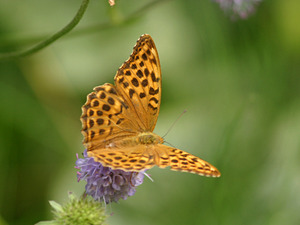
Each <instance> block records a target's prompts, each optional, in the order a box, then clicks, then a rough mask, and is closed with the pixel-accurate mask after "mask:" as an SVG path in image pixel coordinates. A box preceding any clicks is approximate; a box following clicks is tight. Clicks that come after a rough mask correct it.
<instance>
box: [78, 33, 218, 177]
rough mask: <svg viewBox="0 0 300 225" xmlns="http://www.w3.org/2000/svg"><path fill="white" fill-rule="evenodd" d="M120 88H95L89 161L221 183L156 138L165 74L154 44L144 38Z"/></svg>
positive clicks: (87, 108)
mask: <svg viewBox="0 0 300 225" xmlns="http://www.w3.org/2000/svg"><path fill="white" fill-rule="evenodd" d="M114 81H115V84H114V85H113V84H109V83H105V84H103V85H101V86H97V87H95V88H94V89H93V90H94V91H93V92H92V93H90V94H89V95H88V96H87V101H86V103H85V104H84V105H83V107H82V115H81V122H82V131H81V132H82V134H83V136H84V140H83V144H84V145H85V147H86V149H87V154H88V156H89V157H93V158H94V160H95V161H97V162H100V163H101V164H102V165H104V166H107V167H110V168H112V169H121V170H124V171H135V172H141V171H144V170H147V169H150V168H152V167H153V166H155V165H156V166H158V167H160V168H165V167H171V169H172V170H177V171H183V172H190V173H196V174H199V175H204V176H212V177H219V176H220V175H221V174H220V172H219V171H218V169H217V168H216V167H214V166H212V165H211V164H209V163H208V162H206V161H204V160H202V159H200V158H198V157H196V156H194V155H192V154H189V153H187V152H185V151H183V150H180V149H177V148H174V147H170V146H167V145H164V144H163V143H164V139H163V138H162V137H160V136H158V135H157V134H154V133H153V130H154V127H155V124H156V121H157V117H158V114H159V109H160V102H161V68H160V62H159V58H158V52H157V50H156V47H155V44H154V41H153V39H152V38H151V36H150V35H148V34H144V35H142V36H141V37H140V38H139V40H138V41H137V43H136V45H135V46H134V48H133V52H132V54H131V55H130V57H129V59H128V60H127V61H126V62H124V63H123V65H122V66H121V67H120V68H119V70H118V71H117V74H116V76H115V78H114Z"/></svg>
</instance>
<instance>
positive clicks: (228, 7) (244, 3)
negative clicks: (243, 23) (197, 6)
mask: <svg viewBox="0 0 300 225" xmlns="http://www.w3.org/2000/svg"><path fill="white" fill-rule="evenodd" d="M214 1H215V2H218V3H219V4H220V7H221V8H222V9H223V10H224V11H225V12H229V13H231V14H233V17H235V16H239V17H240V18H242V19H246V18H247V17H248V16H249V15H250V14H252V13H254V11H255V6H256V5H257V4H258V3H259V2H261V1H262V0H214Z"/></svg>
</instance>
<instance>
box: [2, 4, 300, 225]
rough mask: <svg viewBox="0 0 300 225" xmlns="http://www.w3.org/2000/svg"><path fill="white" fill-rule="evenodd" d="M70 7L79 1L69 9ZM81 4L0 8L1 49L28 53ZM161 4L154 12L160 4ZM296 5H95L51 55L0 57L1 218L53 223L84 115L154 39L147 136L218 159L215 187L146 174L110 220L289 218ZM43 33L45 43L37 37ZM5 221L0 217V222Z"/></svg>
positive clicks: (299, 118)
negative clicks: (240, 9) (154, 117)
mask: <svg viewBox="0 0 300 225" xmlns="http://www.w3.org/2000/svg"><path fill="white" fill-rule="evenodd" d="M74 2H75V3H74ZM80 2H81V1H79V0H78V1H53V0H51V1H43V3H41V2H40V1H34V0H28V1H23V0H16V1H11V2H9V1H8V2H7V3H3V1H2V2H1V3H0V21H1V24H0V51H1V53H3V54H6V53H9V52H18V51H19V50H26V49H30V48H31V46H35V44H37V43H39V42H40V41H44V40H46V39H47V37H51V35H52V34H55V33H56V32H57V31H58V30H60V29H62V28H63V27H64V26H66V24H67V23H69V21H71V20H72V18H73V17H74V15H75V14H76V11H78V8H79V6H80ZM156 3H159V4H156ZM299 10H300V4H299V1H298V0H289V1H280V0H273V1H268V0H265V1H262V2H261V4H260V5H259V6H258V7H257V10H256V13H255V14H253V15H252V16H250V17H249V18H248V19H247V20H237V21H232V20H231V19H230V17H228V16H227V15H225V14H224V13H223V12H222V11H221V10H220V8H219V6H218V5H217V4H216V3H214V2H212V1H210V0H205V1H194V0H184V1H183V0H173V1H161V0H158V1H150V0H149V1H139V0H126V1H118V0H117V1H116V5H115V6H114V8H110V6H109V5H108V2H107V1H90V3H89V6H88V8H87V10H86V12H85V14H84V16H83V18H82V20H81V21H80V23H79V24H78V26H76V27H75V29H73V30H72V31H71V32H69V33H68V35H65V36H62V37H61V38H60V39H59V40H57V41H55V42H54V43H52V44H51V45H49V46H47V48H42V49H40V51H39V52H36V53H35V54H31V55H28V56H27V57H23V58H20V59H14V60H13V61H1V62H0V103H1V104H0V148H1V151H0V176H1V178H2V181H1V185H0V212H1V220H2V221H3V223H7V224H16V225H21V224H34V223H37V222H38V221H41V220H50V218H51V217H52V215H51V214H50V207H49V205H48V204H47V202H48V200H49V199H54V200H55V201H58V202H61V201H63V199H64V197H65V195H64V193H66V191H68V190H70V189H71V188H72V191H74V192H76V193H79V194H80V193H82V192H83V190H84V187H83V186H80V185H81V184H80V183H79V184H78V183H77V181H76V169H74V165H75V160H76V157H75V154H76V153H81V152H83V150H84V149H83V147H82V145H81V140H82V136H81V134H80V129H81V124H80V120H79V117H80V115H81V110H80V107H81V106H82V105H83V104H84V102H85V99H86V95H87V94H88V93H89V92H91V91H92V88H93V87H94V86H97V85H101V84H103V83H106V82H109V83H111V82H112V81H113V77H114V74H115V72H116V71H117V69H118V67H119V66H120V65H121V64H122V63H123V62H124V60H125V59H127V58H128V56H129V53H130V52H131V48H132V46H133V45H134V43H135V41H136V40H137V39H138V37H139V36H140V35H141V34H143V33H149V34H150V35H151V36H152V37H153V39H154V41H155V43H156V46H157V49H158V52H159V55H160V61H161V66H162V85H163V86H162V105H161V111H160V116H159V119H158V123H157V126H156V130H155V132H156V133H157V134H159V135H161V136H162V135H163V134H164V133H165V132H166V131H167V130H168V128H169V126H170V125H171V124H172V123H173V121H174V120H175V118H177V116H178V115H179V114H180V113H181V112H182V111H183V110H184V109H187V110H188V113H186V114H185V115H184V116H183V117H182V118H181V119H180V120H179V121H178V122H177V124H176V126H175V127H174V128H173V129H172V130H171V132H170V133H169V134H168V135H167V137H166V140H167V141H168V142H169V143H171V144H172V145H174V146H176V147H178V148H180V149H183V150H186V151H188V152H191V153H192V154H195V155H197V156H199V157H201V158H203V159H204V160H207V161H209V162H210V163H212V164H213V165H215V166H216V167H217V168H218V169H219V170H220V172H221V173H222V176H221V178H220V179H212V178H205V177H200V176H197V175H193V174H187V173H179V172H172V171H169V170H168V169H165V170H161V169H157V168H154V169H152V170H150V171H148V173H149V174H151V177H152V178H153V179H154V181H155V182H153V183H152V182H147V181H145V182H144V183H143V185H141V186H140V187H139V188H137V192H136V194H135V196H133V197H131V198H129V199H128V200H126V201H120V204H112V206H111V207H112V209H111V210H112V212H114V215H113V216H112V217H110V218H109V219H108V221H109V224H110V225H113V224H124V225H126V224H130V225H135V224H143V225H148V224H149V225H150V224H151V225H152V224H164V225H169V224H172V225H174V224H245V225H252V224H256V225H258V224H272V225H277V224H278V225H281V224H291V225H297V224H298V223H299V221H300V215H299V213H298V211H299V210H298V209H299V202H300V200H299V199H300V192H299V191H298V190H299V182H298V180H299V178H298V177H299V176H298V171H299V169H300V168H299V165H300V157H299V156H300V148H299V146H300V139H299V135H300V99H299V96H300V76H299V74H300V66H299V61H300V45H299V43H300V42H299V40H300V34H299V28H298V24H297V23H296V22H295V21H299V20H300V18H299V13H298V12H299ZM40 37H44V38H40ZM2 221H1V222H2Z"/></svg>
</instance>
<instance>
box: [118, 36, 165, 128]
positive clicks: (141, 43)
mask: <svg viewBox="0 0 300 225" xmlns="http://www.w3.org/2000/svg"><path fill="white" fill-rule="evenodd" d="M115 83H116V88H117V90H118V91H119V92H120V93H121V95H122V96H123V97H124V99H125V100H126V102H128V104H129V105H130V107H131V108H132V109H134V110H135V114H136V116H137V120H138V121H141V122H142V123H143V131H153V130H154V127H155V124H156V121H157V117H158V114H159V107H160V101H161V70H160V62H159V58H158V53H157V50H156V47H155V44H154V41H153V40H152V38H151V37H150V35H143V36H141V37H140V39H139V40H138V41H137V43H136V45H135V46H134V48H133V53H132V54H131V56H130V57H129V59H128V60H127V61H126V62H125V63H124V64H123V65H122V66H121V67H120V68H119V70H118V72H117V75H116V76H115Z"/></svg>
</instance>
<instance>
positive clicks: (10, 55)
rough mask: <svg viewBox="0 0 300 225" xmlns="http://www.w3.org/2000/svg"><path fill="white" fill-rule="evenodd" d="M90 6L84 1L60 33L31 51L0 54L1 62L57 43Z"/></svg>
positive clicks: (30, 49) (87, 1)
mask: <svg viewBox="0 0 300 225" xmlns="http://www.w3.org/2000/svg"><path fill="white" fill-rule="evenodd" d="M88 4H89V0H83V1H82V3H81V6H80V8H79V10H78V12H77V13H76V15H75V17H74V18H73V19H72V20H71V22H70V23H69V24H68V25H67V26H65V27H64V28H62V29H61V30H60V31H58V32H57V33H55V34H54V35H52V36H51V37H49V38H48V39H46V40H44V41H42V42H40V43H38V44H37V45H35V46H33V47H31V48H29V49H26V50H23V51H22V50H21V51H17V52H10V53H6V54H0V61H3V60H11V59H16V58H20V57H23V56H27V55H30V54H32V53H35V52H37V51H39V50H41V49H43V48H45V47H47V46H48V45H50V44H51V43H53V42H54V41H56V40H57V39H59V38H60V37H62V36H63V35H65V34H67V33H69V32H70V31H71V30H72V29H73V28H74V27H75V26H76V25H77V24H78V23H79V21H80V20H81V18H82V16H83V14H84V12H85V10H86V8H87V6H88Z"/></svg>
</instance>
